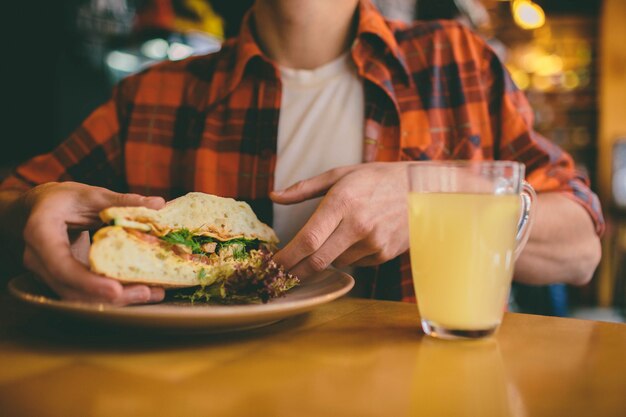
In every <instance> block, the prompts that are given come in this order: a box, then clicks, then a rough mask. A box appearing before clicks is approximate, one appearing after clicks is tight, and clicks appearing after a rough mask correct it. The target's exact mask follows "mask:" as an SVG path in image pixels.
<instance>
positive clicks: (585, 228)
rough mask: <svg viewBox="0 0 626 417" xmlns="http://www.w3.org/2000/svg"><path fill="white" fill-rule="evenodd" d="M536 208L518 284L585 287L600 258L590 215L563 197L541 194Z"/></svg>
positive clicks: (517, 272)
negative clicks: (560, 284) (554, 284)
mask: <svg viewBox="0 0 626 417" xmlns="http://www.w3.org/2000/svg"><path fill="white" fill-rule="evenodd" d="M536 204H537V210H536V212H535V220H534V225H533V228H532V230H531V234H530V238H529V240H528V243H527V245H526V247H525V248H524V250H523V251H522V253H521V255H520V257H519V259H518V260H517V263H516V265H515V280H516V281H518V282H522V283H524V284H537V285H539V284H551V283H557V282H562V283H566V284H573V285H583V284H586V283H587V282H589V280H590V279H591V277H592V276H593V272H594V271H595V269H596V267H597V266H598V263H599V262H600V256H601V251H600V239H599V238H598V235H597V234H596V230H595V227H594V223H593V221H592V220H591V217H590V216H589V213H588V212H587V211H586V210H585V209H584V208H583V207H582V206H581V205H580V204H579V203H578V202H576V201H574V200H573V199H572V198H571V197H570V196H568V195H567V194H564V193H543V194H539V195H538V196H537V203H536Z"/></svg>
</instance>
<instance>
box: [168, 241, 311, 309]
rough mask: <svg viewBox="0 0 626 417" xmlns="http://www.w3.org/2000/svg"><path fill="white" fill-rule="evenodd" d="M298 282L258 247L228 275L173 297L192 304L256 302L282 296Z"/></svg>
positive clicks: (269, 254) (270, 255)
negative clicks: (247, 260) (246, 260)
mask: <svg viewBox="0 0 626 417" xmlns="http://www.w3.org/2000/svg"><path fill="white" fill-rule="evenodd" d="M299 284H300V280H299V279H298V278H297V277H296V276H294V275H291V274H289V273H287V272H286V271H285V269H284V268H283V267H282V266H281V265H278V264H277V263H276V262H274V260H273V259H272V254H271V253H270V252H267V251H260V250H259V251H253V253H252V256H251V259H250V261H249V262H245V263H241V264H239V265H235V266H234V272H233V273H232V274H231V275H230V276H228V277H226V278H223V279H219V280H217V281H216V282H214V283H213V284H211V285H205V286H201V287H200V288H198V289H195V290H193V292H191V293H190V292H188V291H179V292H178V293H177V294H176V295H175V297H176V298H180V299H186V300H189V301H191V302H192V303H196V302H205V303H217V304H251V303H257V304H258V303H267V302H268V301H269V300H271V299H273V298H277V297H282V296H284V295H285V293H286V292H287V291H289V290H290V289H292V288H293V287H295V286H297V285H299Z"/></svg>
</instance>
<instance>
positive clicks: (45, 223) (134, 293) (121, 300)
mask: <svg viewBox="0 0 626 417" xmlns="http://www.w3.org/2000/svg"><path fill="white" fill-rule="evenodd" d="M20 203H21V204H22V205H23V207H24V208H25V209H26V210H29V214H28V220H27V222H26V226H25V227H24V241H25V245H26V246H25V249H24V266H26V268H28V269H29V270H31V271H33V272H34V273H35V274H37V275H38V276H39V277H41V279H42V280H43V281H44V282H45V283H46V284H48V285H49V286H50V287H51V288H52V289H53V290H54V292H56V293H57V294H58V295H59V296H61V297H62V298H64V299H67V300H81V301H95V302H106V303H112V304H117V305H126V304H136V303H146V302H157V301H160V300H162V299H163V297H164V291H163V289H162V288H150V287H147V286H145V285H126V286H123V285H122V284H120V283H119V282H117V281H114V280H112V279H109V278H105V277H103V276H100V275H97V274H94V273H92V272H90V271H89V270H88V269H87V267H86V264H87V256H88V253H89V246H90V243H89V234H88V230H89V229H94V228H96V227H98V226H99V225H101V221H100V219H99V217H98V213H99V212H100V211H101V210H102V209H104V208H107V207H111V206H146V207H150V208H154V209H158V208H161V207H162V206H163V205H164V204H165V202H164V200H163V199H162V198H160V197H142V196H140V195H137V194H119V193H115V192H113V191H110V190H107V189H105V188H100V187H91V186H88V185H84V184H79V183H72V182H65V183H48V184H43V185H40V186H38V187H35V188H33V189H32V190H30V191H28V192H26V193H25V194H24V195H22V196H21V197H20Z"/></svg>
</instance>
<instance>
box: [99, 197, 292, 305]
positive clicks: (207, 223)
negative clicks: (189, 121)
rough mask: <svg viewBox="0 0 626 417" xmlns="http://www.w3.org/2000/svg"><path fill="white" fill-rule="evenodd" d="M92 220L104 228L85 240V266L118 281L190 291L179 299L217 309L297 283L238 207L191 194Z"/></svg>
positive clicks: (251, 217) (263, 229)
mask: <svg viewBox="0 0 626 417" xmlns="http://www.w3.org/2000/svg"><path fill="white" fill-rule="evenodd" d="M100 218H101V219H102V221H103V222H104V223H105V224H108V226H106V227H104V228H102V229H100V230H98V231H97V232H96V234H95V235H94V237H93V242H92V245H91V249H90V253H89V264H90V268H91V270H92V271H94V272H96V273H98V274H101V275H104V276H106V277H109V278H113V279H115V280H118V281H120V282H122V283H141V284H146V285H150V286H158V287H163V288H166V289H177V288H178V289H181V288H192V289H191V290H186V291H183V292H182V293H181V294H179V296H181V297H183V298H189V299H190V300H191V301H192V302H195V301H207V302H218V303H255V302H263V303H265V302H267V301H269V300H270V299H272V298H275V297H279V296H282V295H284V294H285V292H286V291H288V290H289V289H291V288H292V287H294V286H296V285H297V284H298V283H299V280H298V278H297V277H295V276H293V275H291V274H289V273H287V272H286V271H285V270H284V268H283V267H282V266H280V265H277V264H276V263H275V262H274V261H273V260H272V254H273V252H274V251H275V250H276V244H277V243H278V238H277V237H276V234H275V233H274V231H273V230H272V228H271V227H269V226H268V225H266V224H264V223H262V222H261V221H259V219H258V218H257V217H256V215H255V214H254V212H253V211H252V209H251V208H250V206H249V205H248V204H247V203H245V202H242V201H236V200H233V199H232V198H223V197H218V196H214V195H210V194H203V193H197V192H194V193H189V194H187V195H185V196H182V197H179V198H177V199H174V200H172V201H169V202H168V203H167V204H166V205H165V206H164V207H163V208H161V209H160V210H153V209H149V208H146V207H110V208H107V209H105V210H103V211H102V212H101V213H100ZM193 287H196V288H195V289H193Z"/></svg>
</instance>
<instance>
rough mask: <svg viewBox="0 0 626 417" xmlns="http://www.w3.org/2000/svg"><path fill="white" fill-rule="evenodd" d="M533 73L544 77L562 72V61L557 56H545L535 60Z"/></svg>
mask: <svg viewBox="0 0 626 417" xmlns="http://www.w3.org/2000/svg"><path fill="white" fill-rule="evenodd" d="M535 68H536V69H535V72H536V73H537V74H539V75H542V76H544V77H548V76H550V75H557V74H559V73H560V72H561V71H563V59H561V57H560V56H558V55H545V56H542V57H541V58H539V59H538V60H537V64H536V67H535Z"/></svg>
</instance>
